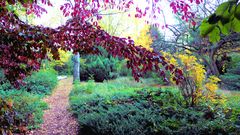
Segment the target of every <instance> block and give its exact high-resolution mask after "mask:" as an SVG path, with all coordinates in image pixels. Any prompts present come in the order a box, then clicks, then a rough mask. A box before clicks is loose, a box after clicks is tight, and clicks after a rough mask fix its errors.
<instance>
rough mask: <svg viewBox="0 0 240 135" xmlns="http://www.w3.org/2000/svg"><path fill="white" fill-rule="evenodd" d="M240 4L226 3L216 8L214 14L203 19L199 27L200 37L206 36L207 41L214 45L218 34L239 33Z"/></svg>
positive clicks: (234, 2) (218, 36)
mask: <svg viewBox="0 0 240 135" xmlns="http://www.w3.org/2000/svg"><path fill="white" fill-rule="evenodd" d="M239 16H240V4H239V3H237V1H227V2H224V3H222V4H221V5H219V6H218V8H217V9H216V11H215V13H213V14H212V15H210V16H209V17H208V18H207V19H205V20H204V21H203V22H202V24H201V26H200V35H201V36H203V37H206V36H208V37H209V41H210V42H213V43H216V42H218V41H219V40H220V34H221V33H222V34H224V35H228V34H230V33H231V32H240V17H239Z"/></svg>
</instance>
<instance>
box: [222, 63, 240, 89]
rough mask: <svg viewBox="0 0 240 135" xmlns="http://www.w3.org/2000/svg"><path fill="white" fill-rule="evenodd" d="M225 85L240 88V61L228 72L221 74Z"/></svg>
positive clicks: (228, 87) (227, 87)
mask: <svg viewBox="0 0 240 135" xmlns="http://www.w3.org/2000/svg"><path fill="white" fill-rule="evenodd" d="M220 78H221V80H222V84H223V87H225V88H226V89H229V90H240V61H239V62H238V63H235V65H233V66H232V67H231V68H229V69H227V73H225V74H224V75H221V76H220Z"/></svg>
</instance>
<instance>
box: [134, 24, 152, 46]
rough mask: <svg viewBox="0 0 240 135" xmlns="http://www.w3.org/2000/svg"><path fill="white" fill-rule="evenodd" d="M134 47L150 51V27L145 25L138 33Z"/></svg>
mask: <svg viewBox="0 0 240 135" xmlns="http://www.w3.org/2000/svg"><path fill="white" fill-rule="evenodd" d="M134 42H135V45H141V46H142V47H144V48H146V49H147V50H150V51H152V50H153V49H152V48H151V44H152V42H153V40H152V37H151V34H150V26H149V25H145V26H144V27H143V28H142V30H141V31H140V34H139V36H137V38H136V39H134Z"/></svg>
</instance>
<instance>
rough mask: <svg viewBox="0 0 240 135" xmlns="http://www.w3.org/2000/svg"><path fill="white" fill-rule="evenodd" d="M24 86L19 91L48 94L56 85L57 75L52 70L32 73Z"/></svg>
mask: <svg viewBox="0 0 240 135" xmlns="http://www.w3.org/2000/svg"><path fill="white" fill-rule="evenodd" d="M25 82H26V85H24V86H23V87H22V88H21V89H23V90H26V91H29V92H31V93H35V94H50V93H51V91H52V90H53V88H54V87H55V86H56V85H57V82H58V80H57V73H56V71H55V70H53V69H47V70H40V71H38V72H34V73H33V74H32V75H31V76H29V77H27V78H26V79H25Z"/></svg>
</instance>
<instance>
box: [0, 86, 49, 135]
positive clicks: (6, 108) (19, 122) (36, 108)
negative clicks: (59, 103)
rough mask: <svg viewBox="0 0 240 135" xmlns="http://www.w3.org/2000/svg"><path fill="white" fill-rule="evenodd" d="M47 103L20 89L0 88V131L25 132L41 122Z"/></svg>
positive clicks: (9, 132) (4, 132) (3, 132)
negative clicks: (4, 89) (3, 89)
mask: <svg viewBox="0 0 240 135" xmlns="http://www.w3.org/2000/svg"><path fill="white" fill-rule="evenodd" d="M44 109H47V104H46V103H45V102H43V101H42V100H41V99H40V97H39V96H37V95H33V94H30V93H28V92H26V91H21V90H9V91H2V90H0V133H1V134H11V133H17V132H20V133H25V132H26V131H27V130H28V129H32V128H36V127H38V126H39V124H40V123H42V122H43V120H42V117H43V110H44Z"/></svg>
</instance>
